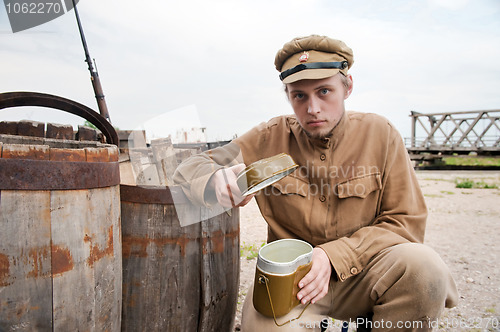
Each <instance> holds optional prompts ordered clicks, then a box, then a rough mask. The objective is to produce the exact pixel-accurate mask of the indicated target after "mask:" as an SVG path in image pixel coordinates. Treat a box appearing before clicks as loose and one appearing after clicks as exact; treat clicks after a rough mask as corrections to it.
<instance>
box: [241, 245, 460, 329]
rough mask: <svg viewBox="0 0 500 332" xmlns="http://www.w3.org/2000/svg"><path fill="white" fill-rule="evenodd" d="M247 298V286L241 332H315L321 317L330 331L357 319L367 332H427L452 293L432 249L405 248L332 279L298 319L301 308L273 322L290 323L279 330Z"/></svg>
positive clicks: (451, 285)
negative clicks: (366, 319) (323, 293)
mask: <svg viewBox="0 0 500 332" xmlns="http://www.w3.org/2000/svg"><path fill="white" fill-rule="evenodd" d="M252 297H253V286H252V287H250V289H249V291H248V293H247V296H246V299H245V303H244V305H243V312H242V322H241V330H242V331H243V332H252V331H257V332H264V331H266V332H267V331H281V332H285V331H320V322H321V320H323V319H324V318H326V317H332V318H335V319H336V320H337V321H336V322H335V323H333V321H332V320H331V319H330V320H329V322H330V323H329V326H337V328H335V330H336V331H338V330H339V328H338V327H340V326H341V325H340V322H339V321H338V320H341V321H346V322H349V323H350V326H351V327H355V326H356V324H357V323H358V324H359V323H361V322H362V320H363V318H360V317H372V318H371V322H367V327H371V328H372V331H392V330H394V331H430V330H432V328H433V327H437V326H438V325H437V319H438V318H439V317H440V315H441V313H442V311H443V309H444V307H448V308H451V307H453V306H455V305H456V303H457V300H458V293H457V289H456V286H455V282H454V281H453V278H452V276H451V274H450V272H449V270H448V267H447V266H446V264H445V263H444V262H443V260H442V259H441V258H440V257H439V255H438V254H437V253H436V252H435V251H434V250H432V249H431V248H430V247H427V246H425V245H423V244H417V243H407V244H400V245H396V246H393V247H390V248H387V249H384V250H382V251H381V252H380V253H379V254H378V255H377V256H375V257H374V258H373V259H372V260H371V261H370V263H369V264H368V266H367V267H366V268H365V269H364V270H363V271H362V272H361V273H360V274H358V275H356V276H353V277H351V278H348V279H347V280H346V281H344V282H338V281H333V280H332V281H331V282H330V286H329V291H328V294H327V295H326V296H325V297H324V298H323V299H321V300H320V301H318V302H316V303H315V304H311V305H309V307H308V308H307V309H306V310H305V312H304V313H303V315H302V316H301V318H300V319H298V320H294V318H296V317H297V316H298V315H299V314H300V313H301V311H302V309H303V308H304V307H303V306H302V305H299V306H297V307H295V308H294V309H292V311H291V312H290V313H289V314H287V315H286V316H283V317H279V318H277V321H278V323H280V324H281V323H283V322H285V321H290V320H291V322H290V323H288V324H286V325H284V326H282V327H277V326H276V324H275V323H274V320H273V318H272V317H271V318H269V317H266V316H263V315H261V314H260V313H259V312H257V311H256V310H255V309H254V307H253V302H252ZM350 330H353V329H352V328H350Z"/></svg>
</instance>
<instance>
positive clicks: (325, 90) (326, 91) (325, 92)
mask: <svg viewBox="0 0 500 332" xmlns="http://www.w3.org/2000/svg"><path fill="white" fill-rule="evenodd" d="M328 92H330V90H328V89H321V91H320V93H321V94H322V95H326V94H328Z"/></svg>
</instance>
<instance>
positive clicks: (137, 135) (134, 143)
mask: <svg viewBox="0 0 500 332" xmlns="http://www.w3.org/2000/svg"><path fill="white" fill-rule="evenodd" d="M127 146H128V148H129V149H134V148H135V149H139V148H146V147H147V144H146V132H145V131H144V130H132V131H130V132H129V135H128V144H127Z"/></svg>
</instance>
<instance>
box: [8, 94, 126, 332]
mask: <svg viewBox="0 0 500 332" xmlns="http://www.w3.org/2000/svg"><path fill="white" fill-rule="evenodd" d="M18 106H39V107H48V108H54V109H58V110H63V111H66V112H69V113H73V114H76V115H80V116H82V117H83V118H85V119H86V120H88V121H90V122H91V123H92V124H94V125H95V126H97V128H99V129H100V130H101V132H102V134H104V136H103V137H102V140H106V141H107V142H110V143H115V142H118V138H117V135H116V131H115V130H114V128H113V127H112V126H111V124H109V123H108V122H107V121H106V120H105V119H104V118H102V117H101V116H99V114H98V113H96V112H94V111H93V110H91V109H90V108H88V107H86V106H84V105H81V104H79V103H77V102H74V101H72V100H68V99H65V98H62V97H58V96H53V95H47V94H41V93H33V92H8V93H2V94H0V110H1V109H3V108H8V107H18ZM84 132H87V133H89V129H88V128H79V130H78V132H77V135H76V140H74V139H75V136H74V132H73V128H72V127H71V126H62V125H49V124H48V125H47V130H45V124H44V123H37V122H33V121H21V122H18V123H17V122H0V331H18V330H20V331H119V330H120V326H121V287H122V278H121V276H122V273H121V263H122V261H121V229H120V226H121V225H120V198H119V195H120V194H119V183H120V174H119V165H118V148H117V147H116V146H115V145H106V144H102V143H100V142H91V141H78V140H83V139H88V138H86V137H87V135H85V133H84ZM90 133H92V132H91V131H90ZM91 136H92V135H91ZM94 137H96V136H95V133H94Z"/></svg>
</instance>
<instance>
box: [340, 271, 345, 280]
mask: <svg viewBox="0 0 500 332" xmlns="http://www.w3.org/2000/svg"><path fill="white" fill-rule="evenodd" d="M340 280H342V281H344V280H345V274H343V273H341V274H340Z"/></svg>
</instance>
